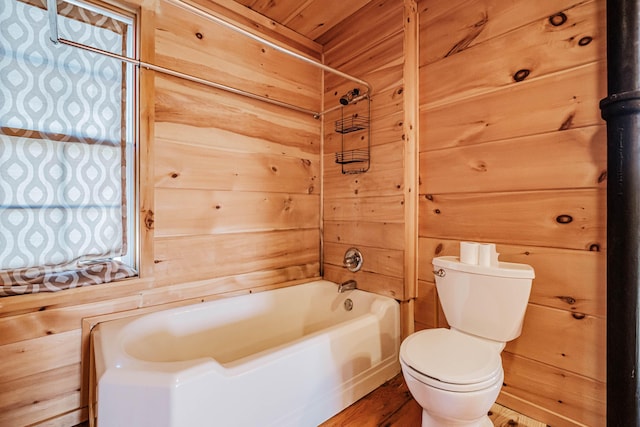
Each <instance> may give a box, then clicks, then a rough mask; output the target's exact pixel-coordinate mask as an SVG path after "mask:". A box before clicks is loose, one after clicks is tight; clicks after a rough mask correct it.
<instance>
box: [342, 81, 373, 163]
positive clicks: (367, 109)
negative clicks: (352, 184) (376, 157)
mask: <svg viewBox="0 0 640 427" xmlns="http://www.w3.org/2000/svg"><path fill="white" fill-rule="evenodd" d="M354 91H355V89H354ZM360 101H361V102H362V103H360ZM364 102H366V105H365V104H364ZM341 103H342V101H341ZM358 104H360V105H358ZM343 105H344V106H343V107H342V108H341V109H340V110H341V118H340V120H336V122H335V131H336V132H337V133H339V134H340V135H341V147H340V148H341V150H340V151H339V152H337V153H336V163H338V164H340V165H341V168H342V173H343V174H355V173H364V172H366V171H368V170H369V166H370V161H371V121H370V117H371V100H370V99H369V97H368V96H365V97H364V98H361V99H359V100H358V101H357V102H354V103H348V104H347V105H345V104H344V103H343ZM365 113H366V114H365ZM364 131H366V140H367V146H366V148H364V147H358V148H356V147H354V148H353V149H351V150H348V149H346V148H348V147H347V146H349V145H351V146H353V145H354V144H356V142H355V141H361V140H362V139H364V138H365V136H362V137H361V138H360V139H359V140H358V139H353V140H351V139H348V138H346V135H348V134H351V133H354V132H364ZM358 145H359V144H358Z"/></svg>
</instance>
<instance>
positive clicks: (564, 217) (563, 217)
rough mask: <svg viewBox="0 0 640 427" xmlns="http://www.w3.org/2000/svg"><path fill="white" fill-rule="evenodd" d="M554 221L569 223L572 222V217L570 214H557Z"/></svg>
mask: <svg viewBox="0 0 640 427" xmlns="http://www.w3.org/2000/svg"><path fill="white" fill-rule="evenodd" d="M556 222H557V223H558V224H569V223H571V222H573V217H572V216H571V215H558V216H557V217H556Z"/></svg>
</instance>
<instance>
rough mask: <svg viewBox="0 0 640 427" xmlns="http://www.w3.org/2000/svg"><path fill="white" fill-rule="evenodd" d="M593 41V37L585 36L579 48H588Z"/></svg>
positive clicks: (579, 42)
mask: <svg viewBox="0 0 640 427" xmlns="http://www.w3.org/2000/svg"><path fill="white" fill-rule="evenodd" d="M592 41H593V37H590V36H585V37H583V38H581V39H580V40H579V41H578V46H586V45H588V44H589V43H591V42H592Z"/></svg>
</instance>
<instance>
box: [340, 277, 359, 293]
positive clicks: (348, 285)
mask: <svg viewBox="0 0 640 427" xmlns="http://www.w3.org/2000/svg"><path fill="white" fill-rule="evenodd" d="M357 288H358V282H356V281H355V280H347V281H346V282H344V283H341V284H340V285H339V286H338V292H339V293H343V292H344V291H350V290H352V289H357Z"/></svg>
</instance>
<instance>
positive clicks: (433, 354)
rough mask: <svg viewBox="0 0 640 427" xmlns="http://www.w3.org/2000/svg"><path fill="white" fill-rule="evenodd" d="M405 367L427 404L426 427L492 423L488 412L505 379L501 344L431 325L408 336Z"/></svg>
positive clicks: (408, 379) (414, 388)
mask: <svg viewBox="0 0 640 427" xmlns="http://www.w3.org/2000/svg"><path fill="white" fill-rule="evenodd" d="M469 355H473V357H469ZM400 365H401V366H402V373H403V375H404V378H405V382H406V383H407V386H408V387H409V391H410V392H411V394H412V396H413V397H414V399H415V400H416V401H417V402H418V404H420V406H422V408H423V414H422V426H423V427H443V426H460V427H462V426H465V427H476V426H477V427H484V426H487V427H491V426H493V424H492V423H491V420H489V417H488V416H487V413H488V411H489V409H490V408H491V406H492V405H493V403H494V402H495V401H496V398H497V397H498V394H499V393H500V388H501V387H502V382H503V379H504V374H503V370H502V361H501V359H500V348H499V346H498V347H497V346H495V345H493V344H492V343H489V342H483V341H482V340H480V339H478V338H475V337H471V336H468V335H465V334H463V333H460V332H458V331H456V330H451V329H428V330H424V331H420V332H417V333H415V334H412V335H410V336H409V337H408V338H407V339H406V340H404V342H403V343H402V345H401V347H400Z"/></svg>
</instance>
